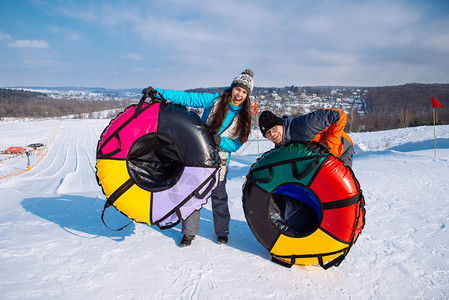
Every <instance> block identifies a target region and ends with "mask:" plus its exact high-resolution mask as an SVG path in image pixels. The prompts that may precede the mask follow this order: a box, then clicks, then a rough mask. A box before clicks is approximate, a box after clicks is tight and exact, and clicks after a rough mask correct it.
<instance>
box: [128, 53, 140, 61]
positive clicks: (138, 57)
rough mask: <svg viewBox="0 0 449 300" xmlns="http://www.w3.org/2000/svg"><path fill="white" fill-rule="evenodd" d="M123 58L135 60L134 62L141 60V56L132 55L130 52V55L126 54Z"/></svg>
mask: <svg viewBox="0 0 449 300" xmlns="http://www.w3.org/2000/svg"><path fill="white" fill-rule="evenodd" d="M125 58H129V59H132V60H135V61H142V60H143V56H142V55H140V54H137V53H133V52H130V53H128V54H126V55H125Z"/></svg>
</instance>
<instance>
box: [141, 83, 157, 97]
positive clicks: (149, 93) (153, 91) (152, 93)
mask: <svg viewBox="0 0 449 300" xmlns="http://www.w3.org/2000/svg"><path fill="white" fill-rule="evenodd" d="M142 94H144V95H145V96H147V97H150V98H151V99H155V98H156V95H157V91H156V89H155V88H154V87H152V86H149V87H147V88H145V89H143V91H142Z"/></svg>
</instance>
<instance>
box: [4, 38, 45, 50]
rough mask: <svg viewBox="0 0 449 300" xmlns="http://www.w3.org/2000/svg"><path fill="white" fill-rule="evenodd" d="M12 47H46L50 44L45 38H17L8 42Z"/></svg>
mask: <svg viewBox="0 0 449 300" xmlns="http://www.w3.org/2000/svg"><path fill="white" fill-rule="evenodd" d="M8 45H9V47H12V48H30V49H46V48H49V44H48V43H47V42H46V41H44V40H16V41H13V42H11V43H9V44H8Z"/></svg>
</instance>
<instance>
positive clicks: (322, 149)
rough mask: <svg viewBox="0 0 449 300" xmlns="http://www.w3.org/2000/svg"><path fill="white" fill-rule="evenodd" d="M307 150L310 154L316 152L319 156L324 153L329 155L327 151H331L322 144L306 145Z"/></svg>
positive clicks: (311, 143) (312, 143)
mask: <svg viewBox="0 0 449 300" xmlns="http://www.w3.org/2000/svg"><path fill="white" fill-rule="evenodd" d="M306 147H307V149H309V150H310V151H312V152H317V153H320V154H324V153H329V150H331V148H329V146H328V145H326V144H325V143H323V142H315V141H313V142H310V143H307V144H306Z"/></svg>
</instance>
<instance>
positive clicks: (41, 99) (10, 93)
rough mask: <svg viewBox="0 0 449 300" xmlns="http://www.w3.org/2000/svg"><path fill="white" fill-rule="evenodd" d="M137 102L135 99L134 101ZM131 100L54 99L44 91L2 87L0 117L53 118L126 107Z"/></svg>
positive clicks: (0, 90) (0, 91)
mask: <svg viewBox="0 0 449 300" xmlns="http://www.w3.org/2000/svg"><path fill="white" fill-rule="evenodd" d="M133 102H135V100H134V101H133ZM130 103H131V100H129V101H128V100H79V99H53V98H48V97H47V96H46V94H44V93H36V92H28V91H20V90H9V89H0V119H2V118H6V117H13V118H24V117H29V118H51V117H62V116H67V115H80V114H86V113H92V112H97V111H103V110H108V109H117V108H124V107H126V106H128V105H129V104H130Z"/></svg>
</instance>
